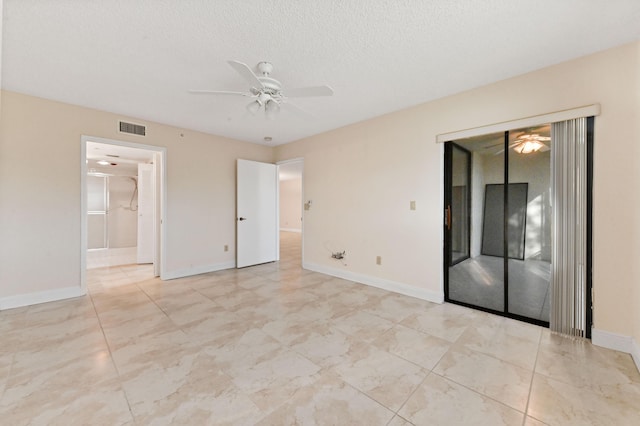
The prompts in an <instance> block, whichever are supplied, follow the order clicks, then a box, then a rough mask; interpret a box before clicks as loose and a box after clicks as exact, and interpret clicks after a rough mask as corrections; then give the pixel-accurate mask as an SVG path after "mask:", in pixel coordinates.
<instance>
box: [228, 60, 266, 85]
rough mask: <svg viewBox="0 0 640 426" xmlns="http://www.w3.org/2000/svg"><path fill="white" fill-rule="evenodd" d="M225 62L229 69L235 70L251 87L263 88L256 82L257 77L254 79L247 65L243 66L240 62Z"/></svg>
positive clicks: (259, 82) (260, 83)
mask: <svg viewBox="0 0 640 426" xmlns="http://www.w3.org/2000/svg"><path fill="white" fill-rule="evenodd" d="M227 62H228V64H229V65H231V68H233V69H234V70H236V72H237V73H238V74H240V75H241V76H242V77H243V78H244V79H245V80H247V82H249V84H250V85H251V87H255V88H263V87H264V85H263V84H262V82H261V81H260V80H258V77H256V75H255V74H254V73H253V71H251V68H249V66H248V65H247V64H243V63H242V62H238V61H227Z"/></svg>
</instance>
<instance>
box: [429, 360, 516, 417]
mask: <svg viewBox="0 0 640 426" xmlns="http://www.w3.org/2000/svg"><path fill="white" fill-rule="evenodd" d="M432 373H433V374H435V375H436V376H438V377H440V378H441V379H444V380H446V381H448V382H451V383H455V384H456V385H458V386H461V387H463V388H465V389H467V390H468V391H471V392H473V393H475V394H477V395H480V396H481V397H482V398H485V399H488V400H490V401H493V402H495V403H496V404H500V405H502V406H503V407H506V408H508V409H510V410H513V411H517V412H518V413H520V414H522V415H524V417H526V416H527V414H526V413H525V412H523V411H522V410H518V409H517V408H515V407H512V406H511V405H509V404H506V403H504V402H502V401H499V400H497V399H495V398H494V397H492V396H489V395H485V394H484V393H482V392H479V391H478V390H476V389H473V388H471V387H469V386H467V385H465V384H463V383H460V382H457V381H455V380H454V379H453V378H451V377H448V376H443V375H442V374H439V373H436V372H435V371H432Z"/></svg>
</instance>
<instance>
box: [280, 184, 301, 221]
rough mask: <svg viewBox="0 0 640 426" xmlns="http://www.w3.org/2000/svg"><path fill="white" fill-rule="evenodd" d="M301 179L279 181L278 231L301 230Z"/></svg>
mask: <svg viewBox="0 0 640 426" xmlns="http://www.w3.org/2000/svg"><path fill="white" fill-rule="evenodd" d="M301 217H302V179H301V178H297V179H287V180H281V181H280V229H286V230H301V229H302V221H301V220H300V218H301Z"/></svg>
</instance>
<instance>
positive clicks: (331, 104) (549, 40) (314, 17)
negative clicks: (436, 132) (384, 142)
mask: <svg viewBox="0 0 640 426" xmlns="http://www.w3.org/2000/svg"><path fill="white" fill-rule="evenodd" d="M2 30H3V46H2V87H3V88H4V89H7V90H11V91H16V92H21V93H26V94H30V95H35V96H39V97H44V98H49V99H54V100H59V101H63V102H69V103H72V104H77V105H83V106H88V107H92V108H97V109H101V110H106V111H112V112H116V113H119V114H123V115H128V116H132V117H136V118H140V119H144V120H153V121H158V122H162V123H166V124H171V125H175V126H179V127H183V128H188V129H194V130H199V131H203V132H206V133H211V134H217V135H223V136H227V137H231V138H235V139H240V140H245V141H250V142H255V143H261V144H264V143H265V142H264V140H263V138H264V137H265V136H271V137H272V138H273V141H272V142H269V144H272V145H277V144H281V143H286V142H290V141H294V140H297V139H300V138H302V137H305V136H310V135H313V134H317V133H321V132H324V131H327V130H330V129H334V128H337V127H341V126H344V125H347V124H350V123H354V122H357V121H361V120H365V119H368V118H371V117H375V116H379V115H382V114H385V113H388V112H391V111H395V110H399V109H402V108H406V107H409V106H412V105H416V104H419V103H423V102H426V101H429V100H433V99H437V98H440V97H443V96H447V95H450V94H453V93H457V92H461V91H464V90H467V89H470V88H474V87H478V86H481V85H485V84H488V83H491V82H495V81H498V80H502V79H505V78H508V77H511V76H515V75H518V74H522V73H526V72H528V71H532V70H535V69H539V68H543V67H545V66H549V65H552V64H555V63H559V62H562V61H565V60H568V59H572V58H576V57H579V56H583V55H586V54H589V53H592V52H596V51H599V50H603V49H606V48H609V47H613V46H617V45H621V44H624V43H627V42H631V41H634V40H638V39H640V1H639V0H520V1H517V0H482V1H478V0H431V1H427V0H413V1H412V0H389V1H383V0H350V1H348V0H342V1H341V0H322V1H318V0H313V1H310V0H309V1H308V0H242V1H240V0H216V1H211V0H84V1H81V0H4V22H3V29H2ZM230 59H234V60H238V61H241V62H245V63H247V64H249V65H251V66H255V65H256V64H257V63H258V62H260V61H270V62H272V63H273V65H274V71H273V74H272V76H273V77H275V78H277V79H279V80H280V81H281V82H282V83H283V85H284V87H285V89H286V87H299V86H308V85H319V84H328V85H330V86H331V87H332V88H333V89H334V91H335V95H334V96H333V97H329V98H308V99H299V100H296V104H297V105H298V106H300V107H302V108H304V109H306V110H308V111H309V112H310V113H312V114H313V115H314V116H315V118H313V119H304V118H300V117H298V116H295V115H291V113H288V112H286V111H282V112H281V114H280V116H279V117H278V118H277V119H276V120H272V121H269V120H266V119H265V118H264V117H263V116H261V115H260V116H251V115H248V114H247V112H246V110H245V105H246V104H247V102H248V100H247V98H242V97H237V98H236V97H229V96H222V97H213V96H202V95H192V94H189V93H187V90H188V89H216V90H237V91H244V90H246V89H247V85H246V84H245V81H244V80H243V79H242V78H241V77H240V76H239V75H238V74H236V73H235V71H234V70H233V69H232V68H231V67H230V66H229V65H228V64H227V62H226V61H227V60H230ZM285 93H286V91H285Z"/></svg>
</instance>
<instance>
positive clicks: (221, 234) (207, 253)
mask: <svg viewBox="0 0 640 426" xmlns="http://www.w3.org/2000/svg"><path fill="white" fill-rule="evenodd" d="M2 102H3V105H2V116H1V122H0V125H1V128H0V241H1V242H2V243H1V244H0V299H2V298H6V297H10V296H16V295H23V294H29V293H35V292H47V291H55V290H57V289H63V288H69V287H74V286H79V285H80V276H81V275H80V213H81V212H80V208H81V207H80V164H81V158H80V156H81V155H80V152H81V151H80V149H81V142H80V139H81V135H89V136H97V137H102V138H109V139H115V140H122V141H128V142H136V143H143V144H148V145H157V146H162V147H166V148H167V160H166V164H167V216H166V217H165V218H164V220H165V221H166V222H165V223H166V228H167V235H166V248H167V250H166V258H167V262H166V265H165V267H166V270H167V272H169V273H176V272H179V273H188V272H189V271H191V270H198V269H206V268H207V267H210V266H212V265H219V264H228V263H230V262H233V261H234V260H235V256H234V253H235V180H236V177H235V176H236V175H235V170H236V162H235V160H236V159H237V158H246V159H250V160H258V161H272V160H273V158H272V149H271V148H268V147H261V146H258V145H255V144H249V143H244V142H238V141H234V140H229V139H225V138H222V137H216V136H211V135H205V134H202V133H197V132H193V131H186V130H181V129H177V128H174V127H170V126H165V125H161V124H157V123H144V122H143V123H142V124H146V125H147V136H146V137H140V136H133V135H125V134H122V133H119V132H118V131H117V123H118V120H120V119H125V120H126V119H128V118H127V117H122V116H119V115H116V114H110V113H106V112H101V111H96V110H91V109H87V108H82V107H78V106H72V105H68V104H63V103H58V102H52V101H47V100H43V99H39V98H34V97H30V96H25V95H21V94H16V93H12V92H4V93H3V97H2ZM129 120H132V121H134V122H138V123H139V122H141V120H137V119H129ZM181 134H183V135H184V136H181ZM43 212H46V214H43ZM225 244H226V245H229V251H228V252H224V245H225Z"/></svg>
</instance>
